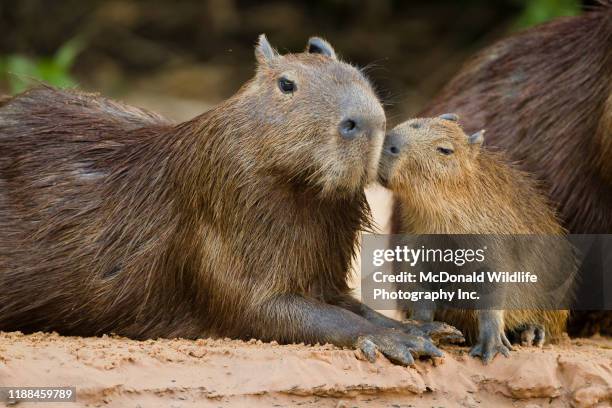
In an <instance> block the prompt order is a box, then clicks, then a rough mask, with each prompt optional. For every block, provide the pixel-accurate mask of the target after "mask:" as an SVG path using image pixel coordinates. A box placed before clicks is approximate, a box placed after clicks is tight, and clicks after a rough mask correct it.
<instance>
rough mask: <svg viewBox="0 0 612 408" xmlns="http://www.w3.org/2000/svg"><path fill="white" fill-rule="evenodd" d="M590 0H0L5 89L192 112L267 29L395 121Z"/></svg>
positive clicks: (217, 93) (230, 78)
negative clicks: (365, 81) (474, 62)
mask: <svg viewBox="0 0 612 408" xmlns="http://www.w3.org/2000/svg"><path fill="white" fill-rule="evenodd" d="M591 5H592V2H588V1H586V2H585V1H578V0H532V1H528V0H502V1H490V0H489V1H488V0H468V1H443V0H430V1H398V0H316V1H295V2H288V1H270V2H256V1H247V0H183V1H161V0H152V1H139V0H110V1H97V0H91V1H87V0H67V1H48V0H0V93H16V92H20V91H22V90H23V89H25V88H26V87H28V86H31V85H32V84H33V83H35V80H36V79H39V80H43V81H45V82H49V83H51V84H54V85H56V86H78V87H79V88H81V89H85V90H90V91H98V92H101V93H103V94H106V95H110V96H113V97H115V98H118V99H121V100H124V101H126V102H128V103H132V104H135V105H139V106H143V107H147V108H150V109H153V110H156V111H158V112H161V113H163V114H165V115H167V116H169V117H171V118H173V119H176V120H181V119H187V118H190V117H193V116H195V115H196V114H198V113H201V112H202V111H204V110H206V109H207V108H208V107H210V106H211V105H214V104H215V103H217V102H219V101H220V100H222V99H224V98H226V97H227V96H229V95H231V94H232V93H233V92H235V91H236V90H237V89H238V88H239V86H240V85H241V84H242V83H243V82H245V81H246V80H247V79H248V78H249V77H250V76H251V75H252V73H253V69H254V57H253V45H254V43H255V41H256V39H257V36H258V34H260V33H266V34H267V35H268V39H269V40H270V42H271V43H272V44H273V45H274V46H275V47H277V48H278V49H279V50H280V51H281V52H286V51H300V50H302V49H303V48H304V46H305V44H306V40H307V38H308V37H309V36H311V35H320V36H323V37H325V38H326V39H328V40H329V41H330V42H331V43H332V45H333V46H334V47H335V48H336V50H337V52H338V53H339V54H340V55H341V56H342V57H343V58H344V59H345V60H348V61H350V62H352V63H354V64H356V65H358V66H361V67H367V71H368V72H369V76H370V77H371V78H372V79H373V81H374V83H375V84H376V86H377V88H378V91H379V94H380V96H381V98H382V99H383V101H384V102H385V103H386V104H387V106H388V109H389V116H390V122H391V123H394V122H395V121H397V120H399V119H401V118H405V117H407V116H409V115H413V114H415V113H416V112H417V111H418V110H419V109H420V108H421V107H422V106H423V105H424V104H425V102H426V101H427V100H428V99H429V98H431V97H432V96H433V95H434V94H435V92H436V91H438V90H439V89H440V87H441V86H443V84H444V83H445V81H447V80H448V79H449V78H450V77H451V76H452V75H453V74H454V73H455V72H456V71H457V70H458V69H459V67H460V65H461V64H462V62H463V61H464V60H465V59H466V58H467V57H468V56H470V55H471V54H473V53H474V52H475V51H477V50H478V49H480V48H482V47H483V46H485V45H487V44H490V43H491V42H493V41H494V40H496V39H497V38H499V37H502V36H504V35H507V34H509V33H511V32H513V31H516V30H519V29H522V28H524V27H528V26H531V25H534V24H538V23H540V22H543V21H546V20H549V19H551V18H554V17H557V16H561V15H573V14H578V13H580V12H581V11H582V10H583V9H585V8H588V7H590V6H591Z"/></svg>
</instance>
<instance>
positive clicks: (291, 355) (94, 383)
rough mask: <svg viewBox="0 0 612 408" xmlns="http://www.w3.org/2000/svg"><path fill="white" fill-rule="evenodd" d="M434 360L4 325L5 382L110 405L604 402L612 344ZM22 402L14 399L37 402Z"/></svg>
mask: <svg viewBox="0 0 612 408" xmlns="http://www.w3.org/2000/svg"><path fill="white" fill-rule="evenodd" d="M445 351H446V357H445V358H444V359H443V361H442V362H441V363H440V364H438V365H437V366H433V365H432V364H431V362H426V361H422V362H418V364H417V367H416V368H403V367H399V366H394V365H392V364H391V363H389V362H388V361H387V360H386V359H385V358H383V357H380V358H379V359H378V361H377V362H376V363H375V364H370V363H368V362H366V361H363V360H362V359H361V356H360V355H359V354H358V353H356V352H354V351H352V350H342V349H338V348H335V347H333V346H328V345H325V346H312V347H310V346H303V345H289V346H280V345H277V344H274V343H271V344H268V343H261V342H255V341H251V342H241V341H230V340H197V341H189V340H155V341H154V340H149V341H134V340H128V339H125V338H119V337H102V338H79V337H62V336H59V335H57V334H42V333H36V334H32V335H23V334H21V333H0V385H2V386H62V385H63V386H68V385H74V386H76V387H77V396H78V397H77V398H78V401H77V403H76V404H75V403H65V404H63V405H62V404H56V403H48V404H45V406H49V407H53V406H67V407H77V406H84V407H85V406H87V407H90V406H91V407H97V406H109V407H196V406H197V407H209V406H210V407H242V406H248V407H269V406H276V407H292V406H302V407H432V406H433V407H456V406H459V407H493V406H495V407H505V406H508V407H530V408H534V407H536V406H540V407H564V406H575V407H591V406H597V407H609V406H611V404H612V340H610V339H602V338H592V339H577V340H573V341H571V342H569V341H568V342H567V344H563V345H554V346H545V347H544V348H543V349H541V350H537V349H520V348H519V349H518V350H517V351H515V352H514V353H513V356H512V358H510V359H505V358H500V357H498V358H496V359H495V360H494V361H493V363H492V364H491V365H489V366H486V367H484V366H483V365H482V363H481V362H480V361H478V360H475V359H473V358H469V357H468V356H467V355H466V349H465V348H461V347H450V348H446V349H445ZM38 405H39V404H33V403H21V404H18V406H19V407H30V406H38Z"/></svg>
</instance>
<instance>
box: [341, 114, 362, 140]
mask: <svg viewBox="0 0 612 408" xmlns="http://www.w3.org/2000/svg"><path fill="white" fill-rule="evenodd" d="M362 128H363V125H362V123H361V121H360V120H359V119H356V118H355V119H353V118H347V119H344V120H343V121H342V122H340V125H338V131H339V132H340V136H342V137H343V138H345V139H347V140H352V139H356V138H357V137H358V136H359V135H361V134H362V133H363V129H362Z"/></svg>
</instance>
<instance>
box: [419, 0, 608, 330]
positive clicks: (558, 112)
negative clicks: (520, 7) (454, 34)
mask: <svg viewBox="0 0 612 408" xmlns="http://www.w3.org/2000/svg"><path fill="white" fill-rule="evenodd" d="M449 111H455V112H457V113H458V114H459V115H460V116H461V118H462V121H463V125H464V127H465V129H466V131H468V132H474V131H477V130H479V129H483V128H485V129H487V144H489V145H492V146H499V147H502V148H503V149H504V150H505V151H506V152H507V153H508V155H509V157H510V159H512V160H514V161H517V162H518V163H519V164H520V166H521V168H522V169H524V170H527V171H529V172H531V173H534V174H535V175H536V177H538V178H539V179H540V180H542V181H543V182H545V183H546V185H547V190H548V194H549V196H550V198H551V200H552V202H553V204H554V205H555V206H556V208H557V210H558V212H559V214H560V218H561V221H562V223H563V225H564V226H565V227H566V228H567V229H568V230H569V232H570V233H574V234H584V233H607V234H609V233H612V2H610V1H606V2H602V5H600V6H598V7H596V8H595V9H594V10H592V11H591V12H588V13H585V14H584V15H581V16H577V17H567V18H560V19H557V20H554V21H552V22H550V23H547V24H543V25H540V26H537V27H534V28H531V29H529V30H527V31H524V32H521V33H518V34H516V35H513V36H511V37H509V38H506V39H503V40H501V41H499V42H497V43H495V44H493V45H492V46H490V47H489V48H486V49H485V50H483V51H482V52H480V53H479V54H478V55H476V56H475V57H474V58H472V59H471V60H469V61H468V62H467V63H466V65H465V66H464V67H463V68H462V69H461V71H460V72H459V73H458V74H457V75H456V76H455V77H454V78H453V79H452V80H451V81H450V82H449V83H448V84H447V86H446V87H445V88H444V89H443V90H442V91H441V92H440V93H439V94H438V95H437V96H436V97H435V98H434V99H433V100H432V102H431V103H430V104H429V105H428V106H427V107H426V108H425V109H424V110H423V111H422V112H421V113H420V115H421V116H436V115H438V114H441V113H443V112H449ZM583 276H584V279H582V280H581V283H580V284H579V288H578V292H577V297H578V298H580V299H584V298H588V297H590V296H593V294H594V293H597V291H601V288H602V287H603V285H602V282H603V280H604V279H603V277H601V276H600V277H599V278H597V277H594V275H593V274H592V273H589V274H588V278H587V274H584V273H583ZM585 316H586V319H585ZM611 317H612V312H603V314H602V313H591V314H588V315H584V314H582V313H578V314H577V315H576V316H574V317H572V319H571V321H570V330H571V332H572V333H573V334H582V335H589V334H592V333H593V332H594V331H602V332H604V333H607V334H610V335H612V324H610V323H611V322H612V318H611ZM606 322H607V324H606Z"/></svg>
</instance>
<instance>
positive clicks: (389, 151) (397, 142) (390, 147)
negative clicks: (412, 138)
mask: <svg viewBox="0 0 612 408" xmlns="http://www.w3.org/2000/svg"><path fill="white" fill-rule="evenodd" d="M405 144H406V140H405V139H404V138H403V137H402V136H401V135H399V134H397V133H393V132H392V133H389V134H387V136H385V142H384V143H383V151H384V153H385V154H386V155H388V156H392V157H396V156H399V155H400V153H401V151H402V147H403V146H404V145H405Z"/></svg>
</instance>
